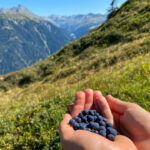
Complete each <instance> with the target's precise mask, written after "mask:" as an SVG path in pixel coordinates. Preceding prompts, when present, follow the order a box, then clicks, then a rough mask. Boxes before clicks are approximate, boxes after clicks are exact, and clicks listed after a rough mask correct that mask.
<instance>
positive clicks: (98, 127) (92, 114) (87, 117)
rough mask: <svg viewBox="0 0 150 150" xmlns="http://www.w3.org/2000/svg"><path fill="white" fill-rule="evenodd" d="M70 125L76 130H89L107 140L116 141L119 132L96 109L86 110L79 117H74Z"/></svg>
mask: <svg viewBox="0 0 150 150" xmlns="http://www.w3.org/2000/svg"><path fill="white" fill-rule="evenodd" d="M69 124H70V125H71V126H73V128H74V130H87V131H91V132H94V133H97V134H100V135H102V136H104V137H106V138H107V139H109V140H111V141H114V140H115V137H116V135H117V133H118V132H117V131H116V130H115V129H114V128H113V125H112V124H111V123H108V122H107V119H106V118H105V117H103V116H101V115H100V114H99V113H98V112H97V111H96V110H95V109H92V110H88V109H84V110H83V111H82V112H81V113H79V115H78V117H77V116H75V117H73V118H72V119H71V120H70V121H69Z"/></svg>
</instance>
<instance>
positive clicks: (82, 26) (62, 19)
mask: <svg viewBox="0 0 150 150" xmlns="http://www.w3.org/2000/svg"><path fill="white" fill-rule="evenodd" d="M49 18H50V19H51V20H52V21H53V22H55V23H56V24H58V25H59V27H61V28H63V29H65V30H66V31H68V32H69V33H70V35H71V36H72V37H73V38H74V39H77V38H79V37H81V36H83V35H85V34H87V33H88V32H89V31H90V29H91V28H94V27H97V26H100V25H101V24H102V23H103V22H105V20H106V15H102V14H93V13H88V14H79V15H71V16H57V15H51V16H49Z"/></svg>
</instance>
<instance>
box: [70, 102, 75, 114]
mask: <svg viewBox="0 0 150 150" xmlns="http://www.w3.org/2000/svg"><path fill="white" fill-rule="evenodd" d="M73 107H74V104H70V106H69V110H70V113H72V111H73Z"/></svg>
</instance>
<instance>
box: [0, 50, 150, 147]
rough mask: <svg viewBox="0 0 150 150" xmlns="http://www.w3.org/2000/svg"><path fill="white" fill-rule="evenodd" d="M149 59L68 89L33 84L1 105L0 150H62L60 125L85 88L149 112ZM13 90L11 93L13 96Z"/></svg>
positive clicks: (101, 73)
mask: <svg viewBox="0 0 150 150" xmlns="http://www.w3.org/2000/svg"><path fill="white" fill-rule="evenodd" d="M149 57H150V53H148V54H146V55H141V56H138V57H136V58H133V59H131V60H127V61H124V62H121V63H117V65H114V66H111V67H108V68H105V69H102V70H101V71H99V72H97V73H96V74H94V75H91V76H89V77H88V78H86V79H84V80H82V81H81V82H78V83H75V84H71V85H66V84H65V83H64V81H59V83H57V87H55V86H54V85H53V86H52V85H50V84H48V83H45V84H43V83H42V82H40V83H39V84H38V85H37V84H33V85H30V86H29V87H28V88H26V89H24V90H22V91H20V95H17V96H16V98H14V99H10V100H8V101H7V102H6V101H4V102H3V101H2V103H1V107H4V108H6V106H7V107H8V108H7V109H6V110H3V109H2V108H0V109H1V110H3V111H2V112H1V119H0V135H1V136H0V148H1V149H3V148H4V149H51V150H54V149H61V146H60V143H59V133H58V126H59V122H60V121H61V119H62V116H63V114H64V113H66V112H68V106H69V104H70V103H72V102H73V101H74V95H75V93H76V92H77V91H79V90H85V89H86V88H92V89H94V90H101V91H102V93H103V94H104V95H105V96H106V95H107V94H112V95H114V96H116V97H118V98H120V99H122V100H125V101H130V102H135V103H138V104H139V105H140V106H142V107H143V108H145V109H146V110H148V111H150V101H149V98H150V91H149V89H150V84H149V83H150V60H149ZM62 80H64V79H62ZM65 80H66V79H65ZM68 80H69V77H68ZM62 83H64V85H63V84H62ZM60 87H61V88H60ZM15 90H17V89H13V90H12V91H11V94H12V95H13V96H14V95H15V94H14V93H15ZM17 91H18V90H17ZM54 91H55V93H53V92H54ZM27 93H29V94H27ZM25 95H26V96H25ZM8 112H9V113H8ZM6 116H7V117H6Z"/></svg>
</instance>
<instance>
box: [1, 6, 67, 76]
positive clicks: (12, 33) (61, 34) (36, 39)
mask: <svg viewBox="0 0 150 150" xmlns="http://www.w3.org/2000/svg"><path fill="white" fill-rule="evenodd" d="M0 27H1V28H0V74H5V73H8V72H12V71H16V70H20V69H22V68H25V67H27V66H30V65H32V64H34V63H35V62H37V61H41V60H43V59H45V58H46V57H48V56H49V55H50V54H52V53H54V52H55V51H56V50H58V49H60V48H61V47H62V46H64V45H65V44H66V43H67V42H69V41H70V37H69V36H68V35H67V33H66V32H65V31H64V30H62V29H60V28H58V27H57V26H55V25H54V24H52V23H51V22H50V21H47V20H44V19H41V18H39V17H37V16H35V15H33V14H32V13H31V12H30V11H29V10H28V9H26V8H24V7H23V6H18V7H13V8H11V9H0Z"/></svg>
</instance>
